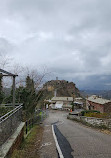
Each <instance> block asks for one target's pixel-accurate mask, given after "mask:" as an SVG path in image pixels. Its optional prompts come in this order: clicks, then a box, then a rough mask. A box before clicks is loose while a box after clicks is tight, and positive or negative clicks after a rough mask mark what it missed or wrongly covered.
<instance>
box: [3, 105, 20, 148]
mask: <svg viewBox="0 0 111 158" xmlns="http://www.w3.org/2000/svg"><path fill="white" fill-rule="evenodd" d="M21 121H22V104H20V105H19V106H17V107H16V108H14V109H13V110H11V111H10V112H8V113H7V114H5V115H4V116H2V117H0V146H1V145H2V144H3V143H4V142H6V140H7V139H8V138H9V137H10V136H11V135H12V134H13V133H14V132H15V130H16V128H17V127H18V126H19V124H20V123H21Z"/></svg>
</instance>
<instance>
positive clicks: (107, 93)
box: [80, 90, 111, 99]
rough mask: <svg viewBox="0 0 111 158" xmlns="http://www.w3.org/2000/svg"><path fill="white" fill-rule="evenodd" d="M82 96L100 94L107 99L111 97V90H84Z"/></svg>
mask: <svg viewBox="0 0 111 158" xmlns="http://www.w3.org/2000/svg"><path fill="white" fill-rule="evenodd" d="M80 93H81V94H82V96H84V97H86V96H91V95H98V96H101V97H102V98H105V99H111V90H82V91H80Z"/></svg>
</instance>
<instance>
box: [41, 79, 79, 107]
mask: <svg viewBox="0 0 111 158" xmlns="http://www.w3.org/2000/svg"><path fill="white" fill-rule="evenodd" d="M55 90H56V96H57V97H80V92H79V90H78V88H77V87H76V85H75V84H74V83H73V82H68V81H65V80H51V81H48V82H46V83H45V84H44V85H43V88H42V89H41V90H40V91H39V95H38V96H39V98H38V100H39V101H38V106H41V104H43V100H44V99H51V98H52V97H53V96H54V94H55Z"/></svg>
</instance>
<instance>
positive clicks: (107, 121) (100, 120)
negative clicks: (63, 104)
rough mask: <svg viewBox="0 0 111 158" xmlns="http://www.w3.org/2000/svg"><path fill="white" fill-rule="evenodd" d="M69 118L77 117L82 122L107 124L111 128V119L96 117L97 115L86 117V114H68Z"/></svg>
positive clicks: (97, 124)
mask: <svg viewBox="0 0 111 158" xmlns="http://www.w3.org/2000/svg"><path fill="white" fill-rule="evenodd" d="M68 118H69V119H72V120H73V119H75V120H78V121H81V122H85V123H88V124H91V125H93V126H105V127H107V128H109V129H111V119H104V118H96V117H85V116H76V115H68Z"/></svg>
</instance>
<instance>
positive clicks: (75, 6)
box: [0, 0, 111, 87]
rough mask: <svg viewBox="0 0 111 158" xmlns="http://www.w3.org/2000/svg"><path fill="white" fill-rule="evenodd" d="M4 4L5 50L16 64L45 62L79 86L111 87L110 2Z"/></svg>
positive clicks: (0, 26)
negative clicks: (110, 84)
mask: <svg viewBox="0 0 111 158" xmlns="http://www.w3.org/2000/svg"><path fill="white" fill-rule="evenodd" d="M1 6H2V7H0V37H1V39H3V38H4V39H5V42H3V40H2V44H1V47H0V49H1V50H8V52H9V54H12V55H13V56H14V57H15V60H17V61H24V63H25V64H26V65H28V64H30V65H31V64H32V65H35V67H37V66H38V65H44V64H45V65H47V67H48V68H49V69H50V70H51V71H52V72H55V74H56V75H57V74H58V76H60V77H61V79H62V78H63V79H68V80H75V81H76V82H77V84H78V85H80V87H87V86H89V87H91V83H92V82H93V86H94V85H96V87H97V85H100V84H99V82H101V85H103V87H104V85H107V83H109V79H110V75H111V70H110V66H111V64H110V63H111V20H110V15H111V1H110V0H107V1H104V0H98V1H97V0H92V1H89V0H80V1H74V0H70V1H69V0H58V1H57V0H6V1H5V2H4V1H1ZM4 10H5V11H4ZM0 41H1V40H0ZM10 50H11V51H10ZM104 75H107V77H106V78H105V79H104V80H102V81H101V79H100V78H103V76H104Z"/></svg>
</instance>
